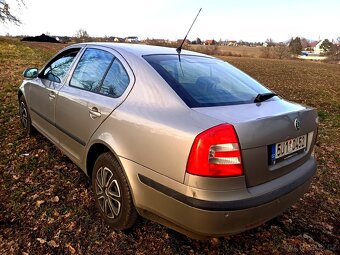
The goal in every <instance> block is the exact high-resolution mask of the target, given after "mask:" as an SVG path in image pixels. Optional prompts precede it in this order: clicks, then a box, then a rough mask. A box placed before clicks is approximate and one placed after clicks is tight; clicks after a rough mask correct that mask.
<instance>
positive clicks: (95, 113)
mask: <svg viewBox="0 0 340 255" xmlns="http://www.w3.org/2000/svg"><path fill="white" fill-rule="evenodd" d="M89 112H90V117H91V119H96V118H99V117H100V116H102V114H101V113H100V111H99V110H98V108H97V107H89Z"/></svg>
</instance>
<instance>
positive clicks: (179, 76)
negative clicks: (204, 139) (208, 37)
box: [143, 55, 275, 107]
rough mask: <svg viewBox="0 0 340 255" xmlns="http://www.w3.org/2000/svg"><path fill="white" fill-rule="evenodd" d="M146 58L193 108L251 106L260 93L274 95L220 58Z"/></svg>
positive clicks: (168, 56)
mask: <svg viewBox="0 0 340 255" xmlns="http://www.w3.org/2000/svg"><path fill="white" fill-rule="evenodd" d="M143 57H144V59H145V60H146V61H147V62H148V63H149V64H150V65H151V66H152V67H153V68H154V69H155V70H156V71H157V72H158V73H159V74H160V75H161V76H162V77H163V79H164V80H165V81H166V82H167V83H168V84H169V85H170V86H171V87H172V89H173V90H175V92H176V93H177V94H178V95H179V96H180V97H181V98H182V100H183V101H184V102H185V103H186V104H187V105H188V106H189V107H207V106H221V105H235V104H248V103H253V102H254V99H255V97H256V96H257V95H258V94H262V93H270V92H271V91H270V90H268V89H267V88H265V87H264V86H262V85H261V84H260V83H258V82H257V81H255V80H254V79H252V78H251V77H249V76H248V75H246V74H245V73H243V72H242V71H240V70H238V69H237V68H235V67H233V66H232V65H230V64H228V63H226V62H224V61H222V60H219V59H215V58H208V57H200V56H190V55H181V56H180V59H179V56H178V55H147V56H143ZM270 100H275V99H270Z"/></svg>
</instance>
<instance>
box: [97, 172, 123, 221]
mask: <svg viewBox="0 0 340 255" xmlns="http://www.w3.org/2000/svg"><path fill="white" fill-rule="evenodd" d="M95 192H96V195H97V198H98V202H99V206H100V209H101V210H102V212H103V213H104V214H105V215H106V216H107V217H108V218H110V219H114V218H116V217H117V216H118V215H119V213H120V209H121V192H120V188H119V184H118V182H117V180H116V178H115V176H114V175H113V172H112V171H111V170H110V169H109V168H107V167H101V168H99V170H98V171H97V174H96V181H95Z"/></svg>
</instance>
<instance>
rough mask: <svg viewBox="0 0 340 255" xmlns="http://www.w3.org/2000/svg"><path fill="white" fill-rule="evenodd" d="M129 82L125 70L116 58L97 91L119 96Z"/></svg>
mask: <svg viewBox="0 0 340 255" xmlns="http://www.w3.org/2000/svg"><path fill="white" fill-rule="evenodd" d="M129 82H130V80H129V76H128V74H127V73H126V70H125V69H124V67H123V66H122V64H121V63H120V61H119V60H118V59H117V58H116V59H115V60H114V61H113V63H112V64H111V66H110V69H109V71H108V72H107V74H106V77H105V79H104V81H103V84H102V86H101V87H100V90H99V92H100V93H101V94H103V95H107V96H111V97H119V96H121V95H122V94H123V93H124V91H125V89H126V87H127V86H128V85H129Z"/></svg>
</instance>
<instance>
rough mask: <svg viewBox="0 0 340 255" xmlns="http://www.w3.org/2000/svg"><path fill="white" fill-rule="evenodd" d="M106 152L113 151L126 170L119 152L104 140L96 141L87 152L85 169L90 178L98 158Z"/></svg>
mask: <svg viewBox="0 0 340 255" xmlns="http://www.w3.org/2000/svg"><path fill="white" fill-rule="evenodd" d="M105 152H111V153H112V155H113V156H114V157H115V159H116V160H117V162H118V163H119V164H120V166H121V167H122V168H123V170H124V167H123V165H122V163H121V162H120V160H119V157H118V155H117V153H116V152H115V151H114V150H113V149H112V148H111V147H110V146H109V145H107V144H106V143H103V142H95V143H93V144H91V146H90V147H89V149H88V151H87V154H86V166H85V170H86V174H87V175H88V176H89V177H90V178H92V172H93V167H94V164H95V162H96V160H97V158H98V157H99V155H101V154H103V153H105ZM124 171H125V170H124ZM125 175H126V174H125Z"/></svg>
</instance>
